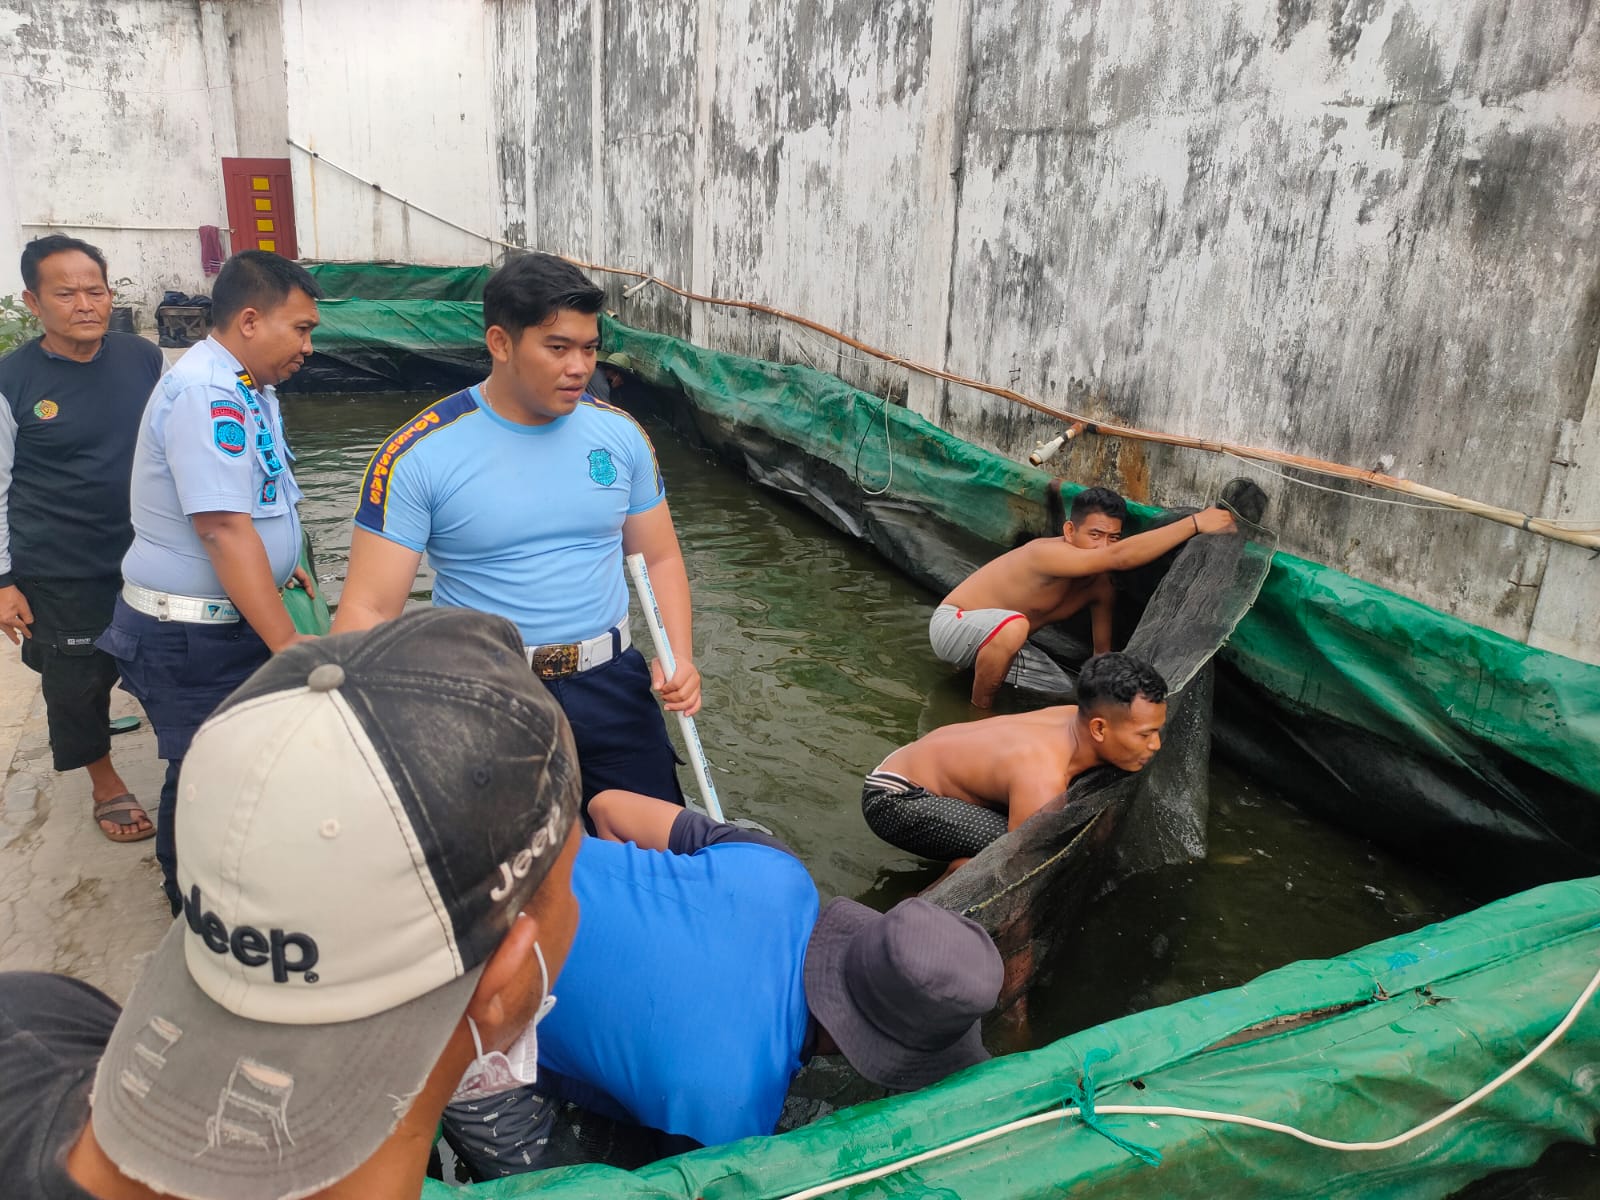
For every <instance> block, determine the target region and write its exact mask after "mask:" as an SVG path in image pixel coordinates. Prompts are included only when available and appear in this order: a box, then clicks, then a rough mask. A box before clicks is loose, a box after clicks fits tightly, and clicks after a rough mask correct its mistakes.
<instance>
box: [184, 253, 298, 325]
mask: <svg viewBox="0 0 1600 1200" xmlns="http://www.w3.org/2000/svg"><path fill="white" fill-rule="evenodd" d="M296 288H299V289H300V290H301V291H302V292H304V293H305V294H306V295H308V296H310V297H311V298H312V299H313V300H321V299H322V289H321V288H320V287H319V286H317V281H316V280H315V279H313V278H312V277H311V272H310V271H308V270H306V269H305V268H304V267H302V266H301V265H300V264H299V263H297V262H290V261H289V260H288V259H287V258H284V257H283V255H281V254H274V253H272V251H270V250H241V251H239V253H237V254H235V255H234V256H233V257H232V258H230V259H229V260H228V261H227V262H225V263H223V264H222V270H221V271H219V272H218V273H217V281H216V282H215V283H214V284H212V285H211V323H212V324H213V325H216V326H222V325H226V324H227V323H228V322H229V321H231V320H233V318H235V317H236V316H238V315H239V314H240V313H242V312H243V311H244V310H245V309H247V308H254V309H258V310H259V311H261V312H271V311H272V310H273V309H275V308H277V307H278V305H280V304H282V303H283V302H284V301H285V300H287V299H288V298H289V293H290V292H291V291H293V290H294V289H296Z"/></svg>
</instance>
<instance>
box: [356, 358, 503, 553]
mask: <svg viewBox="0 0 1600 1200" xmlns="http://www.w3.org/2000/svg"><path fill="white" fill-rule="evenodd" d="M477 408H478V403H477V401H476V400H474V399H473V398H472V392H471V390H470V389H469V390H467V391H462V392H456V393H455V394H454V395H451V396H446V397H445V398H444V399H443V400H436V401H434V403H432V404H430V405H429V406H428V407H427V408H425V409H423V410H422V411H421V412H419V413H418V414H417V415H416V416H415V417H414V418H412V420H411V421H410V422H408V423H407V424H405V425H402V426H401V427H400V428H399V429H397V430H395V431H394V433H393V435H391V436H390V438H389V439H388V440H387V441H385V442H384V443H383V445H381V446H379V447H378V449H377V450H376V451H375V452H374V453H373V455H372V461H371V462H369V463H368V464H367V470H366V474H364V475H363V476H362V477H361V500H360V502H359V503H358V504H357V505H356V514H355V516H356V524H357V525H360V526H361V527H362V528H363V529H370V530H372V531H373V532H374V533H382V532H383V523H384V520H385V517H386V516H387V513H388V509H389V483H390V480H391V479H392V478H393V476H394V468H395V464H396V463H398V462H399V461H400V459H401V457H402V456H403V455H405V453H406V452H407V451H409V450H410V449H412V447H414V446H416V445H417V444H418V443H419V442H421V441H422V439H423V438H425V437H427V436H428V435H429V434H433V433H437V432H439V430H441V429H444V428H446V427H447V426H449V425H452V424H454V423H455V422H456V421H458V420H460V419H461V418H462V417H464V416H466V415H467V414H468V413H470V412H476V411H477Z"/></svg>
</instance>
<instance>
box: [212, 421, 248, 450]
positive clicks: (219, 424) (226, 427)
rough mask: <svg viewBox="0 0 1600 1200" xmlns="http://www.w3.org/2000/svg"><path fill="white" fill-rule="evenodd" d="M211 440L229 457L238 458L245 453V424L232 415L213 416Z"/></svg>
mask: <svg viewBox="0 0 1600 1200" xmlns="http://www.w3.org/2000/svg"><path fill="white" fill-rule="evenodd" d="M211 440H212V442H213V443H214V444H215V445H216V447H217V449H218V450H221V451H222V452H223V453H224V454H226V455H227V456H228V457H229V458H238V457H239V456H240V455H242V454H243V453H244V447H245V436H244V425H243V424H242V423H240V422H239V421H235V420H234V419H233V418H232V417H213V418H212V420H211Z"/></svg>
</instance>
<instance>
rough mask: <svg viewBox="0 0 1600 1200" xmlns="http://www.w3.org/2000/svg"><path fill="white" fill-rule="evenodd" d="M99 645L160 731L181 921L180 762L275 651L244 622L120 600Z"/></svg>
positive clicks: (160, 856)
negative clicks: (166, 616) (166, 612)
mask: <svg viewBox="0 0 1600 1200" xmlns="http://www.w3.org/2000/svg"><path fill="white" fill-rule="evenodd" d="M95 645H96V646H98V647H99V648H100V649H101V650H104V651H105V652H106V653H107V654H109V655H111V657H112V658H114V659H116V660H117V668H118V670H119V671H120V672H121V674H122V686H123V688H124V689H125V690H126V691H127V692H128V693H129V694H130V695H132V696H133V698H134V699H135V700H137V701H139V703H140V704H142V705H144V711H145V715H146V716H147V717H149V718H150V724H151V726H152V727H153V728H154V729H155V731H156V753H157V754H158V755H160V756H161V757H162V758H163V759H165V760H166V763H167V777H166V781H165V782H164V783H163V784H162V787H161V807H160V809H159V811H158V812H157V816H156V861H157V862H159V863H160V864H161V886H162V888H163V889H164V890H165V891H166V894H167V900H168V902H169V903H170V904H171V905H172V915H173V916H177V915H178V913H179V911H180V910H181V909H182V907H183V893H182V892H181V891H180V890H179V888H178V851H177V841H176V837H177V825H178V772H179V770H180V769H181V768H182V766H183V757H184V755H186V754H187V753H189V742H190V740H191V739H192V738H193V737H194V733H195V730H197V729H199V728H200V725H201V723H202V722H203V721H204V720H205V719H206V718H207V717H209V716H210V715H211V714H212V712H213V711H215V709H216V707H217V705H219V704H221V703H222V702H223V700H225V699H226V698H227V696H228V694H229V693H230V692H232V691H233V690H234V688H236V687H238V686H239V685H240V684H241V683H243V682H244V681H245V680H246V679H248V678H250V676H251V675H253V674H254V673H255V670H256V668H257V667H259V666H261V664H262V663H264V662H266V661H267V659H269V658H271V657H272V652H271V651H270V650H268V649H267V644H266V643H265V642H263V641H262V640H261V638H260V635H258V634H257V633H256V631H255V630H254V629H252V628H250V626H249V625H248V624H247V623H246V622H244V621H236V622H234V623H233V624H231V625H211V624H201V623H198V622H189V621H161V620H158V619H157V618H155V617H152V616H149V615H147V614H145V613H142V612H137V611H135V610H134V609H132V608H129V607H128V604H127V602H126V601H124V600H123V599H122V597H121V596H118V597H117V606H116V609H115V611H114V612H113V613H112V615H111V625H110V626H109V627H108V628H107V629H106V631H105V632H104V633H103V634H101V635H100V638H99V640H98V641H96V642H95Z"/></svg>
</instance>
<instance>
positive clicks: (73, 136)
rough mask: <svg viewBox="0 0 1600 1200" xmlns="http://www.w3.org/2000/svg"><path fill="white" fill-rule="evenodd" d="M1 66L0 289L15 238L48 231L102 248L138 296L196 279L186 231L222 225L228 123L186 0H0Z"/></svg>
mask: <svg viewBox="0 0 1600 1200" xmlns="http://www.w3.org/2000/svg"><path fill="white" fill-rule="evenodd" d="M0 72H4V74H0V125H3V127H4V130H5V137H4V139H3V140H0V175H3V176H4V177H5V180H6V182H5V183H4V184H3V185H0V188H4V189H7V190H9V192H10V196H9V197H8V200H7V201H0V254H3V255H4V257H3V258H0V292H12V291H20V290H21V280H20V279H18V278H17V277H16V261H17V255H18V254H19V253H20V252H21V248H22V244H23V243H24V242H26V241H28V240H30V239H32V238H35V237H38V236H40V235H42V234H44V233H48V232H64V233H70V234H72V235H74V236H77V237H82V238H85V239H86V240H88V241H91V242H93V243H95V244H96V245H98V246H100V247H101V248H102V249H103V250H105V252H106V256H107V258H108V260H109V262H110V267H111V275H112V277H113V278H116V277H119V276H127V277H129V278H131V279H133V280H134V284H133V286H132V287H131V288H129V289H127V290H126V292H125V293H124V298H125V299H127V300H130V301H131V302H133V303H135V304H137V305H139V306H140V307H144V308H148V307H149V306H150V305H152V304H153V303H154V302H155V301H156V300H158V299H159V297H160V294H161V292H162V291H163V290H164V289H166V288H181V289H183V290H185V291H193V290H203V288H204V275H203V273H202V271H201V263H200V243H199V236H198V232H197V231H198V228H199V226H201V225H220V226H226V225H227V218H226V208H225V204H224V201H223V195H222V187H221V177H220V170H219V166H218V162H217V159H218V158H219V157H220V155H221V154H222V153H231V151H227V150H219V149H218V145H219V141H220V142H221V144H223V145H231V144H232V142H233V139H234V135H233V132H232V128H231V125H232V120H231V98H230V96H229V91H228V84H227V81H226V79H223V80H220V81H219V80H217V79H216V78H214V72H213V71H211V70H210V69H208V53H207V48H206V44H205V40H204V38H203V35H202V28H201V16H200V6H199V4H198V3H197V2H196V0H188V2H186V3H178V2H171V0H166V2H164V0H120V2H119V3H116V4H105V3H97V2H95V0H0ZM214 99H215V101H216V102H215V103H214V102H213V101H214ZM219 110H220V117H221V124H222V125H223V126H224V127H225V128H223V130H222V131H221V133H220V134H219ZM8 208H9V210H10V214H11V215H10V219H6V216H7V210H8Z"/></svg>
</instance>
